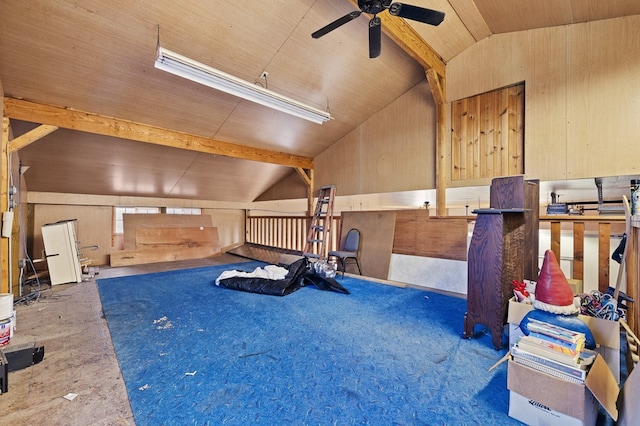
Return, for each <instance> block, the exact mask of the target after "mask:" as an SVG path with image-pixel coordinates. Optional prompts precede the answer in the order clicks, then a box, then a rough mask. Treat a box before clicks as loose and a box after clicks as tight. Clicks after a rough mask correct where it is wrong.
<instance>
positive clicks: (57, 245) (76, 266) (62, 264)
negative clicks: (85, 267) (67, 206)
mask: <svg viewBox="0 0 640 426" xmlns="http://www.w3.org/2000/svg"><path fill="white" fill-rule="evenodd" d="M42 240H43V242H44V251H45V257H46V259H47V267H48V268H49V278H50V279H51V285H56V284H63V283H71V282H78V283H79V282H81V281H82V270H81V269H80V262H79V261H78V251H77V247H76V238H75V228H74V223H73V222H59V223H52V224H47V225H43V226H42Z"/></svg>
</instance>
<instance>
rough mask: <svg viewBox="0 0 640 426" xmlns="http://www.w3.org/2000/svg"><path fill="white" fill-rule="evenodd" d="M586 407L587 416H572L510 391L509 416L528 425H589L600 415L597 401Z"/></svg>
mask: <svg viewBox="0 0 640 426" xmlns="http://www.w3.org/2000/svg"><path fill="white" fill-rule="evenodd" d="M591 399H594V398H591ZM594 400H595V399H594ZM585 409H586V410H587V411H588V413H587V414H586V416H579V417H571V416H570V415H568V414H564V413H561V412H559V411H556V410H553V409H551V408H549V407H547V406H546V405H544V404H543V403H541V402H538V401H534V400H533V399H530V398H527V397H526V396H523V395H520V394H519V393H517V392H514V391H510V392H509V416H510V417H513V418H514V419H516V420H518V421H521V422H522V423H525V424H528V425H544V426H547V425H548V426H551V425H561V426H588V425H593V424H595V423H596V419H597V417H598V404H597V401H596V404H588V403H587V404H585Z"/></svg>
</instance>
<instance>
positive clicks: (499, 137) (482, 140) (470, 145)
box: [449, 83, 524, 180]
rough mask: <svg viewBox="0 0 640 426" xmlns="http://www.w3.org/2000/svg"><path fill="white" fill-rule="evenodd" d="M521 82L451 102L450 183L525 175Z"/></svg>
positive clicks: (522, 85) (522, 91)
mask: <svg viewBox="0 0 640 426" xmlns="http://www.w3.org/2000/svg"><path fill="white" fill-rule="evenodd" d="M523 153H524V83H522V84H518V85H516V86H512V87H507V88H504V89H499V90H494V91H491V92H487V93H483V94H480V95H477V96H472V97H469V98H465V99H461V100H459V101H456V102H453V104H452V106H451V170H450V171H449V175H450V176H451V180H473V179H482V178H491V177H495V176H514V175H518V174H522V173H524V156H523Z"/></svg>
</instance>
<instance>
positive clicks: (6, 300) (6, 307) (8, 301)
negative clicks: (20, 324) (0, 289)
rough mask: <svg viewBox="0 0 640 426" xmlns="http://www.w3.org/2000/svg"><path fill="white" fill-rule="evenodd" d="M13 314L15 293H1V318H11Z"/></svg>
mask: <svg viewBox="0 0 640 426" xmlns="http://www.w3.org/2000/svg"><path fill="white" fill-rule="evenodd" d="M11 315H13V294H11V293H0V320H5V319H7V318H11Z"/></svg>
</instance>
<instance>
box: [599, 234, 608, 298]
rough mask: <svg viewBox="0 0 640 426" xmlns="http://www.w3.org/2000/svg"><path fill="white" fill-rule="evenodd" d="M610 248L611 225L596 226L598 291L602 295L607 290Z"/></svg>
mask: <svg viewBox="0 0 640 426" xmlns="http://www.w3.org/2000/svg"><path fill="white" fill-rule="evenodd" d="M610 247H611V224H610V223H608V222H601V223H599V224H598V290H599V291H600V292H602V293H604V292H606V291H607V289H608V288H609V253H610V250H611V249H610Z"/></svg>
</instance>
